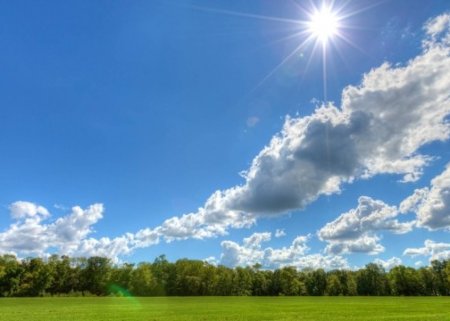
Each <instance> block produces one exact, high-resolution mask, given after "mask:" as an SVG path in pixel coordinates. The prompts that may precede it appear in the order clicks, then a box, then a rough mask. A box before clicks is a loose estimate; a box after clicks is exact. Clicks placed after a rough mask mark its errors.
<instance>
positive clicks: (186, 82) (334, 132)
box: [0, 0, 450, 268]
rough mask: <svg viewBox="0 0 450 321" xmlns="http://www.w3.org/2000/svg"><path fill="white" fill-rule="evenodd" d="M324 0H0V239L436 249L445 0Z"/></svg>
mask: <svg viewBox="0 0 450 321" xmlns="http://www.w3.org/2000/svg"><path fill="white" fill-rule="evenodd" d="M326 5H327V6H328V7H332V11H334V12H337V13H336V15H337V17H338V19H341V20H340V21H339V23H338V25H339V26H338V30H337V35H334V36H332V37H330V39H329V40H328V43H327V46H326V60H325V63H326V71H325V72H324V70H323V65H324V58H323V54H322V46H323V44H322V43H321V42H320V41H318V40H317V39H315V38H314V37H311V32H310V30H309V29H308V21H310V20H311V13H312V12H313V11H314V8H318V9H320V8H321V6H322V3H321V2H319V1H234V2H230V3H224V2H222V1H115V2H111V1H95V2H92V1H65V2H60V1H14V2H11V1H9V2H6V1H5V2H2V3H0V16H1V18H0V43H1V47H2V50H1V51H0V64H1V70H2V72H1V73H0V89H1V93H2V94H1V96H0V97H1V98H0V99H1V100H0V148H1V150H2V154H1V157H0V183H1V186H2V188H1V193H0V205H1V207H0V252H3V253H11V252H12V253H16V254H17V255H18V256H20V257H25V256H28V255H33V256H34V255H39V256H46V255H48V254H49V253H59V254H70V255H73V256H76V255H108V256H111V257H112V258H113V259H114V260H122V261H132V262H138V261H142V260H146V261H152V260H153V259H154V257H156V256H157V255H159V254H166V255H167V257H168V258H169V259H170V260H176V259H178V258H182V257H189V258H196V259H206V258H208V260H209V261H211V262H215V263H223V264H227V265H230V266H233V265H246V264H253V263H256V262H262V263H263V264H264V265H265V266H266V267H267V268H272V267H278V266H282V265H288V264H289V265H295V266H298V267H299V268H302V267H306V266H314V267H317V266H322V267H325V268H334V267H354V266H361V265H363V264H365V263H367V262H371V261H374V260H383V261H378V262H380V263H382V264H385V266H386V267H389V266H392V265H393V264H398V263H400V262H402V263H404V264H408V265H412V266H414V265H417V266H420V265H421V264H427V263H428V261H429V260H430V259H433V258H446V257H450V243H449V242H450V241H449V234H448V230H449V227H450V197H449V196H448V195H449V194H450V192H449V190H450V172H449V170H447V171H446V166H447V164H448V163H449V162H450V143H449V138H450V125H449V115H450V107H449V106H450V98H449V92H450V79H449V78H450V77H449V76H448V75H449V74H450V54H449V52H450V40H449V39H450V37H449V36H448V35H449V32H450V20H449V19H450V18H449V17H450V16H449V10H450V4H449V2H448V1H432V2H430V1H413V2H411V1H398V0H396V1H379V2H378V3H375V2H374V1H335V2H334V4H333V5H331V3H326ZM308 30H309V31H308ZM308 37H311V39H310V40H309V41H307V40H308ZM301 44H304V45H303V46H301V48H300V47H299V46H300V45H301ZM286 57H289V58H288V59H286ZM447 71H448V73H447ZM415 190H417V191H416V192H415ZM183 215H185V216H183ZM277 230H278V233H277V232H276V231H277Z"/></svg>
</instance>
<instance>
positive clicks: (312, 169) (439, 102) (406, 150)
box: [0, 15, 450, 253]
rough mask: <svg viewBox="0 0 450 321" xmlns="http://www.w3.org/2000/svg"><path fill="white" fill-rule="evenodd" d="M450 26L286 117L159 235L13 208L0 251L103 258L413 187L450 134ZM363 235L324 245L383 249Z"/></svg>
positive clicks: (440, 22)
mask: <svg viewBox="0 0 450 321" xmlns="http://www.w3.org/2000/svg"><path fill="white" fill-rule="evenodd" d="M448 21H449V18H448V15H441V16H439V17H436V18H434V19H431V20H429V21H428V22H427V24H426V26H425V31H426V34H427V36H426V39H425V40H424V41H423V50H422V52H421V53H420V54H419V55H418V56H417V57H415V58H414V59H411V60H410V61H408V62H407V63H406V64H405V65H403V66H400V65H391V64H389V63H384V64H382V65H381V66H380V67H378V68H374V69H372V70H371V71H370V72H368V73H367V74H365V75H364V77H363V79H362V81H361V83H360V84H359V85H358V86H347V87H346V88H344V90H343V92H342V99H341V103H340V106H335V105H334V104H332V103H326V104H323V105H322V106H320V107H319V108H317V109H316V110H315V111H314V112H313V113H312V114H311V115H308V116H304V117H294V118H291V117H287V118H286V120H285V123H284V126H283V128H282V130H281V132H280V133H278V134H276V135H275V136H274V137H273V138H272V139H271V141H270V142H269V144H268V145H267V146H266V147H265V148H263V150H262V151H261V152H260V153H259V154H258V155H257V156H256V157H255V158H254V159H253V161H252V163H251V166H250V168H249V169H248V170H247V171H245V172H244V173H243V177H244V181H243V183H242V184H240V185H237V186H234V187H231V188H229V189H226V190H222V191H216V192H214V193H213V194H212V195H211V196H210V197H209V198H208V199H207V201H206V202H205V204H204V205H203V206H201V207H200V208H199V209H198V210H196V211H194V212H192V213H186V214H184V215H182V216H177V217H173V218H169V219H167V220H166V221H165V222H163V223H162V224H161V225H160V226H158V227H155V228H146V229H143V230H141V231H138V232H137V233H135V234H126V235H124V236H121V237H119V238H117V239H109V238H105V239H103V241H102V240H93V239H89V238H88V235H89V234H90V233H91V232H92V230H91V226H92V224H94V223H95V222H96V221H97V220H98V219H100V218H101V215H100V216H99V213H98V212H96V211H98V210H99V207H98V208H97V210H95V211H94V210H92V211H94V212H92V211H91V213H85V214H83V215H81V216H82V217H79V214H77V212H79V210H72V211H73V213H72V214H70V215H69V216H70V217H67V218H64V219H63V220H62V221H61V222H66V223H67V224H72V223H73V224H79V229H80V230H79V231H75V230H74V229H71V228H70V227H67V226H64V224H63V223H59V225H58V223H57V222H53V223H42V222H41V221H42V220H44V219H46V218H48V216H49V215H48V211H47V210H46V209H43V208H40V209H39V206H38V205H36V206H37V207H36V208H35V207H33V206H29V204H28V205H26V204H20V203H19V204H16V205H15V206H13V205H12V207H11V213H12V216H13V218H15V219H18V221H17V222H15V223H14V224H12V225H11V226H10V228H9V229H8V230H6V231H5V232H3V233H1V234H0V250H2V251H16V250H21V251H28V253H41V252H42V251H45V250H46V249H48V248H50V247H51V246H59V247H61V248H64V249H65V250H67V251H73V253H78V252H77V251H81V250H83V249H84V251H91V250H92V251H93V249H97V250H96V251H97V252H101V250H100V249H101V248H103V247H104V248H108V249H119V248H120V249H121V250H120V251H119V250H114V251H116V252H117V253H119V252H121V253H128V251H129V250H130V249H133V248H138V247H145V246H150V245H152V244H157V243H158V242H159V240H160V238H162V239H164V240H165V241H167V242H171V241H174V240H184V239H187V238H197V239H204V238H210V237H217V236H219V235H226V234H227V230H228V229H230V228H243V227H249V226H251V225H253V224H254V223H255V221H256V220H257V219H258V218H259V217H261V216H270V215H281V214H283V213H286V212H289V211H292V210H298V209H303V208H304V207H305V206H307V205H308V204H310V203H311V202H313V201H315V200H316V199H317V198H319V197H320V196H323V195H330V194H333V193H339V192H340V191H341V188H342V184H344V183H351V182H352V181H354V180H355V179H361V178H364V179H367V178H370V177H372V176H374V175H377V174H396V175H401V176H402V180H403V181H405V182H409V181H415V180H417V179H418V178H419V177H420V176H421V174H422V171H423V168H424V167H425V166H426V165H427V164H428V163H429V162H430V161H431V160H432V157H431V156H429V155H425V154H422V153H421V151H420V148H421V147H422V146H424V145H426V144H428V143H430V142H433V141H444V140H447V139H448V138H449V136H450V124H449V122H448V116H449V115H450V97H449V96H450V92H449V90H448V88H450V77H449V76H448V75H449V74H450V41H449V40H448V39H449V38H450V37H449V26H448ZM442 184H444V183H442ZM442 184H441V185H442ZM435 185H436V186H437V185H438V183H437V181H436V184H435ZM442 186H443V185H442ZM430 195H431V192H430ZM439 197H440V200H441V201H442V204H444V205H446V204H448V203H447V202H448V198H445V194H440V196H439ZM430 206H431V205H430ZM429 208H430V209H429V210H428V212H427V211H425V210H423V213H424V214H423V215H421V217H420V218H419V221H420V224H421V225H422V226H428V227H430V228H435V227H437V226H439V227H440V226H442V225H446V224H448V221H447V219H446V218H445V215H444V214H442V213H441V212H439V211H440V209H441V207H435V206H434V207H432V206H431V207H429ZM82 211H83V212H84V211H86V210H82ZM46 212H47V214H46ZM101 212H103V209H102V210H101ZM427 213H428V214H427ZM429 213H432V214H431V216H430V215H429ZM427 215H428V216H427ZM430 217H431V218H430ZM436 218H437V219H436ZM64 220H65V221H64ZM71 220H72V221H71ZM391 223H392V222H391ZM380 224H387V223H386V222H384V221H380ZM398 224H400V223H398ZM400 226H401V224H400ZM393 230H394V231H400V230H401V229H400V228H399V227H395V228H393ZM361 235H362V236H361V237H360V240H361V241H364V244H362V245H361V244H356V243H354V244H351V243H349V242H347V245H346V246H345V247H344V248H343V245H342V244H343V243H342V242H341V243H340V245H339V246H337V245H336V242H335V241H334V240H333V239H330V240H331V241H330V246H331V245H333V246H335V247H338V248H341V249H340V250H339V251H338V252H345V251H357V250H358V249H359V250H360V251H363V250H364V251H366V249H368V248H372V252H374V253H378V252H380V251H381V250H382V247H381V246H380V245H379V244H378V242H377V241H378V240H377V237H376V235H370V234H367V233H366V234H364V233H362V234H361ZM18 236H23V237H22V238H21V239H20V238H19V237H18ZM44 236H45V237H44ZM325 237H326V235H325V234H324V238H325ZM80 239H82V240H81V241H80V242H79V245H78V246H76V245H75V243H76V242H77V240H80ZM12 240H14V242H13V241H12ZM25 240H26V241H25ZM38 241H42V242H40V243H39V244H37V243H36V242H38ZM333 242H334V243H333ZM30 244H31V245H30ZM55 244H56V245H55ZM63 244H65V245H63ZM124 244H126V245H124ZM330 251H331V250H330ZM336 251H337V250H335V252H336Z"/></svg>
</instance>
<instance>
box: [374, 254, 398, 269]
mask: <svg viewBox="0 0 450 321" xmlns="http://www.w3.org/2000/svg"><path fill="white" fill-rule="evenodd" d="M373 262H374V263H376V264H379V265H381V266H382V267H383V268H384V269H385V270H386V271H389V270H391V269H392V268H394V267H396V266H398V265H401V264H402V260H401V259H400V258H398V257H395V256H394V257H391V258H390V259H388V260H386V261H385V260H382V259H375V260H374V261H373Z"/></svg>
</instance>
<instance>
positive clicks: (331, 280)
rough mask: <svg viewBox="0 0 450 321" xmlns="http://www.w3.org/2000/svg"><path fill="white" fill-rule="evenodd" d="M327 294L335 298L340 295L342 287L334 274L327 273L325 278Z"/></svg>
mask: <svg viewBox="0 0 450 321" xmlns="http://www.w3.org/2000/svg"><path fill="white" fill-rule="evenodd" d="M326 292H327V294H328V295H332V296H336V295H341V294H342V286H341V281H340V280H339V277H338V276H337V275H336V273H329V274H328V276H327V291H326Z"/></svg>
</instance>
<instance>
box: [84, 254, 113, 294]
mask: <svg viewBox="0 0 450 321" xmlns="http://www.w3.org/2000/svg"><path fill="white" fill-rule="evenodd" d="M110 274H111V261H110V259H108V258H105V257H99V256H93V257H90V258H89V259H87V262H86V267H85V268H84V269H82V272H81V278H82V281H81V283H82V285H83V290H84V291H88V292H90V293H92V294H95V295H105V294H107V293H108V281H109V278H110Z"/></svg>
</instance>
